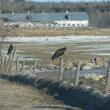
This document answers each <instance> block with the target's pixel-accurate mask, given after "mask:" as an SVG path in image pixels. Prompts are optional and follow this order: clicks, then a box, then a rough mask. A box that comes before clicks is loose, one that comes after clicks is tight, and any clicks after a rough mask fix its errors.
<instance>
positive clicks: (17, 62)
mask: <svg viewBox="0 0 110 110" xmlns="http://www.w3.org/2000/svg"><path fill="white" fill-rule="evenodd" d="M18 64H19V61H18V58H16V73H18V71H19V68H18Z"/></svg>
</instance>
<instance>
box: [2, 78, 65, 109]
mask: <svg viewBox="0 0 110 110" xmlns="http://www.w3.org/2000/svg"><path fill="white" fill-rule="evenodd" d="M47 99H48V100H47ZM43 104H55V105H58V104H59V105H64V104H63V102H61V101H58V100H55V99H54V98H52V97H51V96H47V95H46V94H45V93H44V92H41V91H38V90H36V89H34V88H32V87H30V86H28V87H27V86H23V85H19V84H16V83H10V82H9V81H5V80H1V79H0V110H36V108H34V107H35V106H36V105H43ZM37 110H42V109H41V108H40V109H37ZM43 110H48V109H43ZM50 110H51V109H50ZM52 110H54V109H52ZM57 110H59V109H57Z"/></svg>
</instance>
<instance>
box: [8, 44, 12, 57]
mask: <svg viewBox="0 0 110 110" xmlns="http://www.w3.org/2000/svg"><path fill="white" fill-rule="evenodd" d="M12 50H13V45H12V44H10V47H9V48H8V52H7V55H9V54H10V53H11V52H12Z"/></svg>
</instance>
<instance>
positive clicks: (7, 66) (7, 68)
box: [5, 54, 12, 73]
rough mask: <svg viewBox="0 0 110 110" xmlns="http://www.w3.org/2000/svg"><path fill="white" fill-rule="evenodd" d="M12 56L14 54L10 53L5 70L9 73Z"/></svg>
mask: <svg viewBox="0 0 110 110" xmlns="http://www.w3.org/2000/svg"><path fill="white" fill-rule="evenodd" d="M11 56H12V55H11V54H10V55H9V57H8V60H7V63H6V69H5V72H6V73H7V72H8V70H9V66H10V60H11Z"/></svg>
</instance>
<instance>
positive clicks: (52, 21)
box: [2, 12, 89, 28]
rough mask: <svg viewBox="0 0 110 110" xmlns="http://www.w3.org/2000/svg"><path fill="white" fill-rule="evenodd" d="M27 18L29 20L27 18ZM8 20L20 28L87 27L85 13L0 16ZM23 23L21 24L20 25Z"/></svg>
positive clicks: (87, 22)
mask: <svg viewBox="0 0 110 110" xmlns="http://www.w3.org/2000/svg"><path fill="white" fill-rule="evenodd" d="M28 16H29V19H27V17H28ZM2 17H4V18H8V24H9V23H11V25H12V24H14V25H15V24H16V23H18V24H19V25H20V27H22V26H23V27H24V26H26V28H27V27H34V26H35V27H37V26H38V27H40V26H41V27H43V26H47V27H52V28H74V27H76V28H77V27H88V26H89V19H88V15H87V13H86V12H68V13H67V12H66V13H29V14H28V13H23V14H16V13H15V14H14V15H13V14H2ZM22 23H23V24H22Z"/></svg>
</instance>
